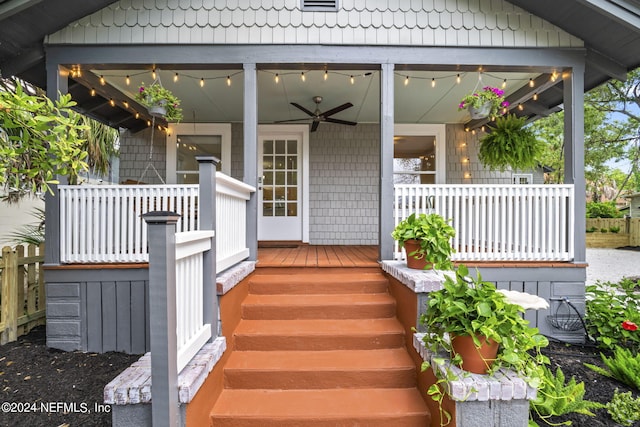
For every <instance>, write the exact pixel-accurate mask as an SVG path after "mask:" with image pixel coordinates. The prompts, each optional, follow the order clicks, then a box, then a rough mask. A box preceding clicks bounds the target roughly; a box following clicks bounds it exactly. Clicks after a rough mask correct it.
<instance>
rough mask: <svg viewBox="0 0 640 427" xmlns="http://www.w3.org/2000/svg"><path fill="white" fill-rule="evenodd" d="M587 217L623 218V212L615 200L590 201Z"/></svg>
mask: <svg viewBox="0 0 640 427" xmlns="http://www.w3.org/2000/svg"><path fill="white" fill-rule="evenodd" d="M587 218H622V214H621V213H620V212H619V211H618V209H617V208H616V205H615V203H614V202H589V203H587Z"/></svg>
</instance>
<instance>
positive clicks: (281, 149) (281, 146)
mask: <svg viewBox="0 0 640 427" xmlns="http://www.w3.org/2000/svg"><path fill="white" fill-rule="evenodd" d="M276 154H286V151H285V142H284V141H282V140H278V141H276Z"/></svg>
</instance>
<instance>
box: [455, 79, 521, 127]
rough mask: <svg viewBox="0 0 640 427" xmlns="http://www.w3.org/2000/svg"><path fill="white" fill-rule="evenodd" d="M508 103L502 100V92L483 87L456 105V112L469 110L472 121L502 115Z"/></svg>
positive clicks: (495, 88) (493, 88)
mask: <svg viewBox="0 0 640 427" xmlns="http://www.w3.org/2000/svg"><path fill="white" fill-rule="evenodd" d="M508 106H509V102H508V101H505V99H504V91H503V90H502V89H499V88H497V87H491V86H485V87H483V88H482V90H475V89H474V90H473V91H471V93H469V94H467V95H466V96H465V97H464V98H462V100H461V101H460V104H459V105H458V110H464V109H465V108H466V109H468V110H469V113H470V114H471V118H472V119H482V118H486V117H489V116H491V117H496V116H500V115H502V114H504V112H505V111H506V108H507V107H508Z"/></svg>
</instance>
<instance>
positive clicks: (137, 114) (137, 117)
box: [136, 111, 140, 119]
mask: <svg viewBox="0 0 640 427" xmlns="http://www.w3.org/2000/svg"><path fill="white" fill-rule="evenodd" d="M139 118H140V113H138V112H137V111H136V119H139Z"/></svg>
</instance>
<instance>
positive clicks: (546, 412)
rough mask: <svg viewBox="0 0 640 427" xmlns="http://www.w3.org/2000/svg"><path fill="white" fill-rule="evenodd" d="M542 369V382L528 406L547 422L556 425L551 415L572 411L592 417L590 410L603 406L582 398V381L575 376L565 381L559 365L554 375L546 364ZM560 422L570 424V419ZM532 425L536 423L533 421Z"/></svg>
mask: <svg viewBox="0 0 640 427" xmlns="http://www.w3.org/2000/svg"><path fill="white" fill-rule="evenodd" d="M542 371H543V372H544V376H543V379H542V384H541V385H540V387H538V395H537V397H536V398H535V399H534V400H532V401H530V403H529V407H530V409H531V411H532V413H533V412H535V413H536V414H538V416H539V417H540V419H542V420H543V421H544V422H546V423H547V424H549V425H557V424H554V423H553V422H552V420H553V417H557V416H560V415H565V414H569V413H572V412H575V413H578V414H583V415H589V416H592V417H593V416H595V414H594V413H593V412H591V411H592V410H594V409H599V408H602V407H603V405H602V404H601V403H598V402H592V401H590V400H584V382H579V383H578V382H576V379H575V377H571V379H570V380H569V381H566V378H565V375H564V372H562V369H560V368H559V367H558V368H557V369H556V372H555V375H554V374H553V372H552V371H551V369H549V368H548V367H546V366H543V367H542ZM562 424H565V425H571V421H567V422H565V423H562ZM532 425H538V424H537V423H535V422H533V423H532Z"/></svg>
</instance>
